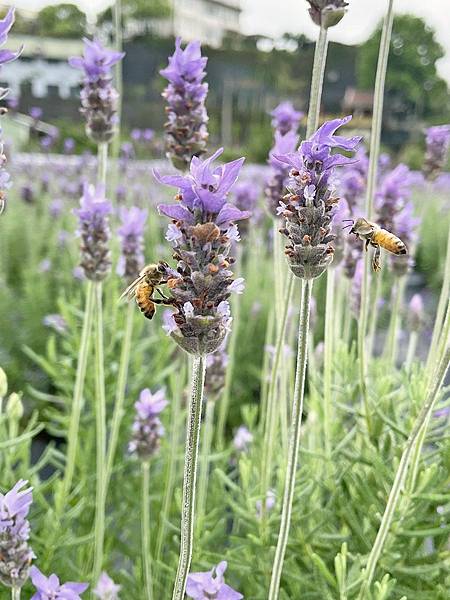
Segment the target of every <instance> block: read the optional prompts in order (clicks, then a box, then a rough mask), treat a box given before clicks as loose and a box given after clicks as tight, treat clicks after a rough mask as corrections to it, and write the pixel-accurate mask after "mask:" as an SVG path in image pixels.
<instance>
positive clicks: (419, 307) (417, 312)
mask: <svg viewBox="0 0 450 600" xmlns="http://www.w3.org/2000/svg"><path fill="white" fill-rule="evenodd" d="M407 314H408V325H409V328H410V330H411V331H420V330H421V329H422V328H423V326H424V324H425V309H424V304H423V299H422V296H421V295H420V294H414V296H413V297H412V298H411V300H410V301H409V304H408V313H407Z"/></svg>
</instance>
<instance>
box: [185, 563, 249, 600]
mask: <svg viewBox="0 0 450 600" xmlns="http://www.w3.org/2000/svg"><path fill="white" fill-rule="evenodd" d="M227 566H228V565H227V563H226V561H222V562H221V563H219V564H218V565H217V567H213V568H212V569H211V571H206V572H200V573H190V574H189V576H188V578H187V585H186V594H187V596H188V598H192V600H205V598H208V599H209V600H240V599H241V598H243V597H244V596H243V595H242V594H240V593H239V592H236V590H233V588H232V587H230V586H229V585H227V584H226V583H225V580H224V577H223V574H224V573H225V571H226V569H227Z"/></svg>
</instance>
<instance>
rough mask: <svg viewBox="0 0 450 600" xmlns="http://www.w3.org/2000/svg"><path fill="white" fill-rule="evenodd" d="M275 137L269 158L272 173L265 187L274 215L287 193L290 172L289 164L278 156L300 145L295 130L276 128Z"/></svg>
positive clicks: (270, 208)
mask: <svg viewBox="0 0 450 600" xmlns="http://www.w3.org/2000/svg"><path fill="white" fill-rule="evenodd" d="M274 139H275V142H274V146H273V148H272V149H271V150H270V152H269V159H268V163H269V165H270V167H271V173H270V175H269V178H268V179H267V182H266V186H265V189H264V194H265V196H266V198H267V201H268V208H269V211H270V213H271V214H272V215H276V214H277V208H278V205H279V203H280V202H281V199H282V197H283V195H284V193H285V187H286V182H287V177H288V174H289V166H288V165H286V164H285V163H284V162H280V161H279V160H278V158H276V157H277V156H279V155H285V154H290V153H291V152H294V150H295V149H296V147H297V145H298V139H299V138H298V135H297V133H296V132H295V130H291V131H288V132H286V133H285V134H282V133H281V132H280V131H278V130H276V131H275V138H274Z"/></svg>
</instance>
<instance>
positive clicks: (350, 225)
mask: <svg viewBox="0 0 450 600" xmlns="http://www.w3.org/2000/svg"><path fill="white" fill-rule="evenodd" d="M349 227H353V222H352V223H349V224H348V225H344V227H343V228H342V229H348V228H349Z"/></svg>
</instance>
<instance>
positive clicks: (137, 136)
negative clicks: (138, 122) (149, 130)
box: [130, 128, 142, 142]
mask: <svg viewBox="0 0 450 600" xmlns="http://www.w3.org/2000/svg"><path fill="white" fill-rule="evenodd" d="M130 135H131V139H132V140H133V142H139V141H140V140H141V139H142V131H141V130H140V129H137V128H135V129H132V130H131V134H130Z"/></svg>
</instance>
